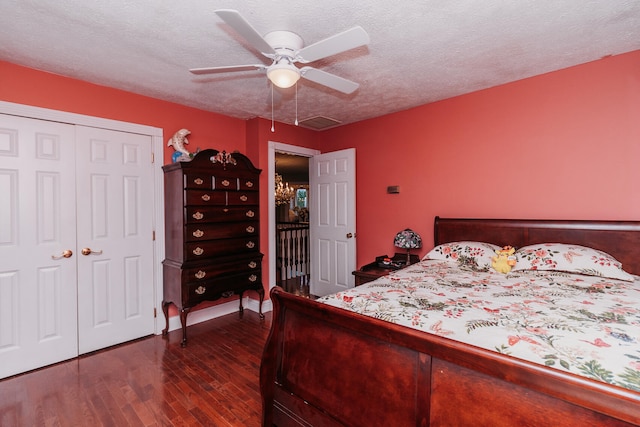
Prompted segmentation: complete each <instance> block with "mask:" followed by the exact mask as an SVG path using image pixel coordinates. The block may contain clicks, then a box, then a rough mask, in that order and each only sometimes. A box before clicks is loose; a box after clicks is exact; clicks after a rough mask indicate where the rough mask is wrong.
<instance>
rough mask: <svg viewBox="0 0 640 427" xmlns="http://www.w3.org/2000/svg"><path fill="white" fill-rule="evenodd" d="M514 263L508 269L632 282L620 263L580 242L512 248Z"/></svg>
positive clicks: (630, 276) (632, 279)
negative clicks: (563, 272) (554, 272)
mask: <svg viewBox="0 0 640 427" xmlns="http://www.w3.org/2000/svg"><path fill="white" fill-rule="evenodd" d="M516 257H517V260H518V261H517V263H516V265H515V267H513V269H512V271H522V270H542V271H565V272H568V273H578V274H585V275H588V276H599V277H606V278H609V279H619V280H625V281H628V282H633V281H634V278H633V276H632V275H631V274H629V273H627V272H626V271H624V270H623V269H622V264H621V263H620V262H619V261H618V260H616V259H615V258H614V257H612V256H611V255H609V254H608V253H606V252H602V251H599V250H597V249H593V248H588V247H586V246H580V245H570V244H564V243H540V244H536V245H529V246H525V247H523V248H520V249H518V250H517V251H516Z"/></svg>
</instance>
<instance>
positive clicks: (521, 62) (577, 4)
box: [0, 0, 640, 124]
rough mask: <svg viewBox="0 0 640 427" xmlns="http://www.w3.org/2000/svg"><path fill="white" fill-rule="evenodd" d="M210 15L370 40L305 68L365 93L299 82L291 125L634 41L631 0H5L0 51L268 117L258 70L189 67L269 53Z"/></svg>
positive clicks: (579, 59) (564, 62) (529, 71)
mask: <svg viewBox="0 0 640 427" xmlns="http://www.w3.org/2000/svg"><path fill="white" fill-rule="evenodd" d="M216 9H236V10H238V11H239V12H240V13H241V14H242V15H243V16H244V18H245V19H246V20H247V21H249V22H250V23H251V24H252V25H253V27H254V28H255V29H256V30H257V31H258V32H260V33H261V34H266V33H268V32H269V31H273V30H289V31H293V32H295V33H297V34H299V35H300V36H301V37H302V38H303V39H304V41H305V43H306V44H307V45H308V44H311V43H314V42H317V41H320V40H322V39H324V38H326V37H329V36H331V35H333V34H336V33H338V32H341V31H344V30H346V29H348V28H351V27H353V26H355V25H360V26H362V27H363V28H364V29H365V30H366V31H367V32H368V33H369V35H370V38H371V42H370V43H369V45H368V46H366V47H360V48H357V49H353V50H351V51H348V52H344V53H341V54H338V55H335V56H333V57H330V58H326V59H323V60H320V61H316V62H314V63H312V64H309V65H312V66H314V67H316V68H320V69H322V70H325V71H328V72H330V73H333V74H337V75H339V76H342V77H345V78H347V79H349V80H353V81H356V82H358V83H360V88H359V89H358V90H357V91H356V92H354V93H353V94H351V95H345V94H342V93H339V92H336V91H333V90H331V89H327V88H325V87H322V86H319V85H317V84H315V83H312V82H309V81H306V80H301V81H300V83H299V84H298V85H297V86H298V100H297V117H298V119H299V120H303V119H307V118H311V117H315V116H325V117H329V118H332V119H335V120H338V121H339V122H341V123H343V124H345V123H351V122H356V121H359V120H363V119H367V118H372V117H377V116H380V115H383V114H387V113H390V112H395V111H400V110H405V109H407V108H411V107H414V106H417V105H421V104H426V103H429V102H433V101H437V100H440V99H445V98H449V97H452V96H456V95H460V94H463V93H468V92H472V91H476V90H479V89H484V88H488V87H492V86H496V85H499V84H503V83H507V82H511V81H515V80H519V79H523V78H526V77H530V76H533V75H537V74H542V73H545V72H549V71H554V70H558V69H562V68H566V67H569V66H573V65H577V64H581V63H585V62H589V61H593V60H597V59H600V58H602V57H604V56H607V55H615V54H620V53H624V52H628V51H632V50H637V49H640V1H638V0H635V1H630V0H519V1H515V0H459V1H454V0H402V1H398V2H397V3H396V2H389V1H388V0H359V1H347V0H323V1H309V0H304V1H302V0H299V1H291V0H288V1H283V0H271V1H265V0H246V1H239V0H228V1H225V0H183V1H168V0H136V1H134V0H91V1H87V0H2V1H1V2H0V59H1V60H6V61H9V62H13V63H16V64H20V65H25V66H28V67H32V68H36V69H40V70H45V71H50V72H53V73H57V74H61V75H65V76H70V77H74V78H77V79H81V80H85V81H89V82H92V83H97V84H101V85H105V86H111V87H115V88H119V89H123V90H127V91H131V92H135V93H139V94H142V95H147V96H151V97H155V98H160V99H164V100H168V101H172V102H176V103H180V104H184V105H188V106H192V107H196V108H200V109H204V110H208V111H213V112H217V113H222V114H225V115H229V116H233V117H238V118H241V119H249V118H253V117H256V116H259V117H264V118H267V119H271V116H272V103H271V99H272V98H271V88H270V86H269V83H268V80H267V79H266V76H265V74H264V73H261V72H258V71H254V72H238V73H229V74H216V75H209V76H195V75H193V74H191V73H189V72H188V71H187V70H188V69H189V68H197V67H212V66H225V65H244V64H256V63H261V61H262V60H263V59H265V58H264V57H263V56H262V55H260V53H258V52H256V51H255V50H253V49H252V48H251V47H250V45H249V44H248V43H247V42H246V41H245V40H243V39H242V38H240V37H239V36H238V35H237V34H236V33H235V32H234V31H233V30H232V29H231V28H229V27H228V26H227V25H226V24H224V23H223V21H222V20H221V19H220V18H219V17H218V16H217V15H216V14H215V13H214V10H216ZM262 62H264V63H265V64H268V63H269V62H268V61H267V62H265V61H262ZM1 77H2V76H0V79H1ZM294 95H295V89H293V88H292V89H287V90H277V91H276V92H275V93H274V97H273V98H274V107H273V114H274V116H275V120H276V121H281V122H286V123H293V122H294V120H295V118H296V100H295V96H294Z"/></svg>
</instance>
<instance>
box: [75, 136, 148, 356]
mask: <svg viewBox="0 0 640 427" xmlns="http://www.w3.org/2000/svg"><path fill="white" fill-rule="evenodd" d="M76 165H77V166H76V175H77V189H78V201H77V219H76V222H77V230H78V231H77V232H78V252H79V253H78V257H77V262H78V301H79V303H78V333H79V340H78V343H79V352H80V354H83V353H87V352H90V351H94V350H97V349H100V348H104V347H107V346H110V345H113V344H118V343H121V342H124V341H129V340H132V339H135V338H138V337H141V336H144V335H148V334H151V333H153V327H154V318H153V286H151V283H152V282H151V279H152V277H153V222H152V218H153V164H152V163H151V138H150V137H149V136H148V135H137V134H131V133H126V132H118V131H113V130H105V129H96V128H90V127H84V126H76Z"/></svg>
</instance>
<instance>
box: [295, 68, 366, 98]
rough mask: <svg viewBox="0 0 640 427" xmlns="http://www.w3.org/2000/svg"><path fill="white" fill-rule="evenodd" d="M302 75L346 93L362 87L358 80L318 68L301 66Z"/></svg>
mask: <svg viewBox="0 0 640 427" xmlns="http://www.w3.org/2000/svg"><path fill="white" fill-rule="evenodd" d="M300 75H301V76H302V77H303V78H305V79H307V80H311V81H312V82H315V83H318V84H321V85H323V86H327V87H329V88H331V89H334V90H337V91H338V92H342V93H346V94H350V93H353V92H354V91H355V90H356V89H358V87H360V85H359V84H358V83H356V82H352V81H351V80H347V79H344V78H342V77H339V76H336V75H335V74H331V73H327V72H326V71H322V70H318V69H317V68H312V67H302V68H300Z"/></svg>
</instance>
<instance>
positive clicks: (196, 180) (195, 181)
mask: <svg viewBox="0 0 640 427" xmlns="http://www.w3.org/2000/svg"><path fill="white" fill-rule="evenodd" d="M193 182H194V183H195V184H196V185H202V184H203V183H204V181H203V180H202V178H196V179H194V180H193Z"/></svg>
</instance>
